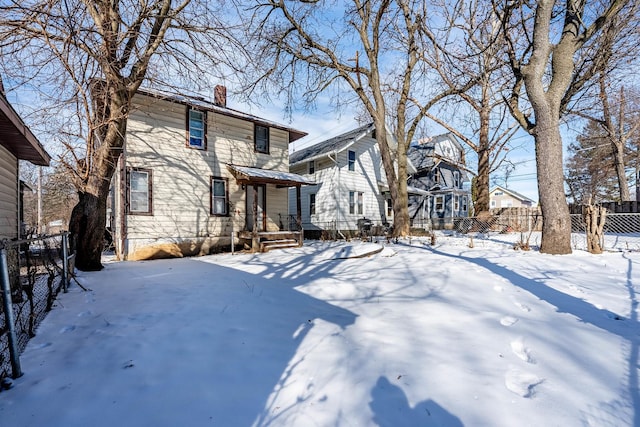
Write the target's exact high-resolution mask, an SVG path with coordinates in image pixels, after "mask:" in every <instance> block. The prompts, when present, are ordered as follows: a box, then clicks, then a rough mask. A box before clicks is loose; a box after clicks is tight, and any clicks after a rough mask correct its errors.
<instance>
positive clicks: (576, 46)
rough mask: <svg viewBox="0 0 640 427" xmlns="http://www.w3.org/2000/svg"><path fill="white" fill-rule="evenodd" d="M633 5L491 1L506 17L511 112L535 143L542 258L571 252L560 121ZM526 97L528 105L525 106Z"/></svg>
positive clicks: (619, 1)
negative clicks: (617, 21)
mask: <svg viewBox="0 0 640 427" xmlns="http://www.w3.org/2000/svg"><path fill="white" fill-rule="evenodd" d="M628 3H629V1H628V0H611V1H603V2H594V3H591V2H586V1H583V0H566V1H562V2H560V1H556V0H540V1H538V2H536V3H535V4H531V3H529V2H526V1H522V0H518V1H513V2H504V3H503V2H498V1H494V2H493V4H494V7H495V10H496V13H497V14H498V15H499V16H500V17H501V22H502V25H503V29H504V34H505V38H506V41H507V48H508V57H509V64H510V67H511V74H512V76H513V87H512V90H511V93H510V96H509V107H510V109H511V113H512V115H513V116H514V118H515V119H516V120H517V121H518V123H519V124H520V126H522V128H523V129H524V130H526V131H527V132H529V133H530V134H531V135H533V137H534V138H535V143H536V166H537V173H538V192H539V196H540V206H541V209H542V213H543V225H542V241H541V245H540V251H541V252H544V253H551V254H567V253H571V220H570V217H569V209H568V205H567V200H566V197H565V192H564V176H563V162H562V137H561V135H560V120H561V118H562V117H563V116H564V115H565V114H566V112H567V110H568V109H569V104H570V103H571V101H572V100H573V99H574V97H575V96H576V94H579V93H580V92H581V91H582V90H583V89H584V87H585V85H586V84H587V83H588V82H589V81H590V80H591V79H592V78H593V77H594V76H595V75H596V74H597V73H598V72H599V71H600V70H601V69H602V67H603V63H602V57H603V53H604V51H605V50H606V49H607V43H606V42H603V37H602V36H603V34H606V32H603V31H602V30H603V29H604V28H606V27H607V26H608V25H610V24H611V22H612V20H613V19H614V17H615V16H617V15H618V14H619V13H620V12H621V11H622V10H623V9H624V7H625V6H626V5H627V4H628ZM587 4H588V5H589V7H587ZM523 92H524V93H525V94H526V101H527V102H526V103H521V99H522V97H523ZM529 108H530V110H531V111H530V110H529Z"/></svg>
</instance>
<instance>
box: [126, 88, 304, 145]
mask: <svg viewBox="0 0 640 427" xmlns="http://www.w3.org/2000/svg"><path fill="white" fill-rule="evenodd" d="M137 93H138V94H141V95H146V96H150V97H153V98H159V99H164V100H167V101H172V102H176V103H179V104H184V105H190V106H193V107H197V108H200V109H203V110H207V111H213V112H215V113H218V114H222V115H225V116H229V117H234V118H237V119H242V120H247V121H250V122H253V123H256V124H259V125H264V126H268V127H272V128H276V129H281V130H284V131H287V132H289V143H292V142H293V141H296V140H298V139H300V138H302V137H305V136H307V135H308V133H307V132H304V131H301V130H297V129H294V128H292V127H289V126H285V125H283V124H280V123H276V122H273V121H271V120H267V119H263V118H261V117H258V116H254V115H252V114H248V113H243V112H242V111H238V110H234V109H233V108H228V107H223V106H220V105H217V104H215V103H213V102H211V101H208V100H206V99H204V98H201V97H188V96H184V95H178V94H171V93H167V92H163V91H159V90H153V89H138V92H137Z"/></svg>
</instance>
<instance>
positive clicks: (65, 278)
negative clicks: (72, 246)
mask: <svg viewBox="0 0 640 427" xmlns="http://www.w3.org/2000/svg"><path fill="white" fill-rule="evenodd" d="M69 280H70V279H69V233H63V234H62V292H64V293H65V294H66V293H67V292H68V291H69V289H68V288H69Z"/></svg>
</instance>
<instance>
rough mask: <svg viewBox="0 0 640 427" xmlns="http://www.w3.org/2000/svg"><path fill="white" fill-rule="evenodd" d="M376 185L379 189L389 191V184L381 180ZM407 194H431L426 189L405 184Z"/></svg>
mask: <svg viewBox="0 0 640 427" xmlns="http://www.w3.org/2000/svg"><path fill="white" fill-rule="evenodd" d="M378 187H379V188H380V191H382V192H385V193H388V192H389V186H388V185H387V184H385V183H383V182H378ZM407 194H413V195H419V196H428V195H430V194H431V192H429V191H427V190H423V189H421V188H416V187H412V186H410V185H407Z"/></svg>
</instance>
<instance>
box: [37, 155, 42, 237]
mask: <svg viewBox="0 0 640 427" xmlns="http://www.w3.org/2000/svg"><path fill="white" fill-rule="evenodd" d="M42 231H43V227H42V166H38V235H41V234H42Z"/></svg>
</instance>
